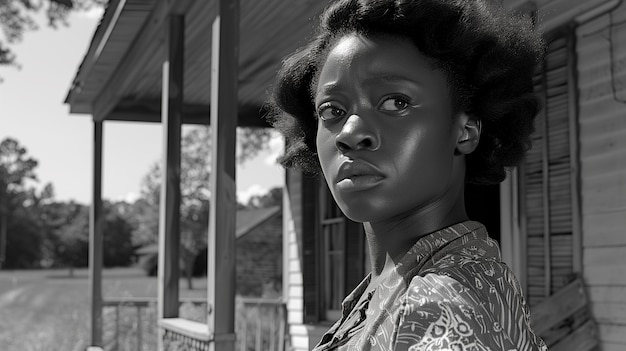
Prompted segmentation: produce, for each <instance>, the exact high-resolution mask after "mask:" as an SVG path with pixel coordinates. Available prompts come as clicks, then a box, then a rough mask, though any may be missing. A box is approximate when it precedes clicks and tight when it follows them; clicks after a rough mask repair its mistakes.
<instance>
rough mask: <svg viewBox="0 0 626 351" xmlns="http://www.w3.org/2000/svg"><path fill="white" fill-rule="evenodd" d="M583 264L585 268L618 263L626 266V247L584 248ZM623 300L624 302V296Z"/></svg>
mask: <svg viewBox="0 0 626 351" xmlns="http://www.w3.org/2000/svg"><path fill="white" fill-rule="evenodd" d="M625 235H626V234H625ZM583 262H584V265H585V267H590V266H611V265H615V264H619V262H621V263H622V264H625V265H626V245H621V246H618V245H615V246H607V247H589V248H585V255H584V260H583ZM625 283H626V282H625ZM624 300H626V296H624Z"/></svg>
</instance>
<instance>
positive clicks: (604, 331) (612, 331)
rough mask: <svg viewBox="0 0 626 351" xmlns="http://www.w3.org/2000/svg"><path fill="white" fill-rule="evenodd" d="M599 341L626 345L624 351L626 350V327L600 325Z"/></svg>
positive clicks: (621, 325)
mask: <svg viewBox="0 0 626 351" xmlns="http://www.w3.org/2000/svg"><path fill="white" fill-rule="evenodd" d="M598 335H599V339H600V341H601V342H602V344H603V345H604V344H605V343H615V344H621V345H624V348H622V350H626V337H625V336H626V325H625V324H603V323H598Z"/></svg>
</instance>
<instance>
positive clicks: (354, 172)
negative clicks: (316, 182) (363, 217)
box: [336, 160, 385, 192]
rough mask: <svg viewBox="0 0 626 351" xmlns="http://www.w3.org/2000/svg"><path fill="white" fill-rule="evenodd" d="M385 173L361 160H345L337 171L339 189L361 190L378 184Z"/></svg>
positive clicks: (347, 190)
mask: <svg viewBox="0 0 626 351" xmlns="http://www.w3.org/2000/svg"><path fill="white" fill-rule="evenodd" d="M384 178H385V177H384V175H383V174H382V172H380V171H379V170H378V169H377V168H376V167H374V166H373V165H371V164H369V163H367V162H364V161H360V160H354V161H345V162H344V163H342V164H341V166H339V171H338V172H337V178H336V179H337V183H336V184H337V189H339V190H341V191H345V192H352V191H360V190H366V189H369V188H373V187H375V186H377V185H378V184H379V183H380V182H381V181H382V180H383V179H384Z"/></svg>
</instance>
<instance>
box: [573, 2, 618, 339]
mask: <svg viewBox="0 0 626 351" xmlns="http://www.w3.org/2000/svg"><path fill="white" fill-rule="evenodd" d="M624 21H626V5H625V4H622V5H620V7H618V8H617V9H615V10H613V11H612V12H611V14H606V15H602V16H600V17H598V18H597V19H595V20H592V21H590V22H588V23H585V24H582V25H580V26H579V27H578V29H577V31H576V38H577V69H578V88H579V150H580V163H581V170H580V172H581V184H580V190H581V197H582V199H581V200H582V201H581V214H582V232H583V237H582V246H583V275H584V279H585V283H586V284H587V288H588V293H589V298H590V301H591V306H592V313H593V316H594V319H595V320H596V322H597V325H598V331H599V339H600V342H601V345H602V348H601V349H602V350H603V351H617V350H620V351H623V350H626V258H625V257H626V25H625V24H624ZM620 100H621V101H620Z"/></svg>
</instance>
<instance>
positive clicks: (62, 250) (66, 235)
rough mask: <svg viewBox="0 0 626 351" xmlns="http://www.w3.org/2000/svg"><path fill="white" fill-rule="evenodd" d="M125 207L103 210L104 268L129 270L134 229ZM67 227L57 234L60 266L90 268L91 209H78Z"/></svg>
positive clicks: (113, 205)
mask: <svg viewBox="0 0 626 351" xmlns="http://www.w3.org/2000/svg"><path fill="white" fill-rule="evenodd" d="M124 207H125V204H124V203H108V202H105V203H104V206H103V217H104V228H103V233H104V237H103V248H102V250H103V253H102V254H103V257H102V260H103V264H104V266H105V267H121V266H128V265H130V264H131V263H132V259H133V252H134V247H133V245H132V242H131V240H132V239H131V235H132V230H133V228H132V226H131V225H130V224H129V223H128V222H127V221H126V219H125V218H124V214H123V211H124V210H123V209H124ZM75 208H76V210H75V213H73V214H72V215H70V218H71V220H69V221H68V222H67V223H66V224H65V225H63V226H61V227H59V228H58V229H57V230H56V235H55V240H56V247H57V251H56V255H55V258H56V262H55V263H56V264H57V265H59V266H63V267H86V266H87V265H88V263H89V207H87V206H82V205H78V206H76V207H75Z"/></svg>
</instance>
